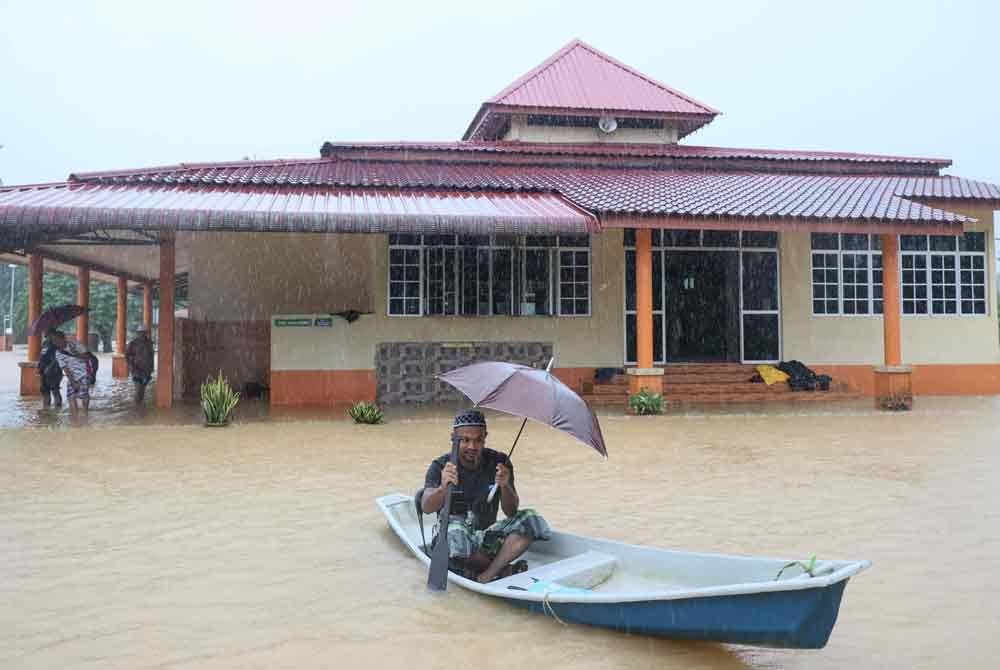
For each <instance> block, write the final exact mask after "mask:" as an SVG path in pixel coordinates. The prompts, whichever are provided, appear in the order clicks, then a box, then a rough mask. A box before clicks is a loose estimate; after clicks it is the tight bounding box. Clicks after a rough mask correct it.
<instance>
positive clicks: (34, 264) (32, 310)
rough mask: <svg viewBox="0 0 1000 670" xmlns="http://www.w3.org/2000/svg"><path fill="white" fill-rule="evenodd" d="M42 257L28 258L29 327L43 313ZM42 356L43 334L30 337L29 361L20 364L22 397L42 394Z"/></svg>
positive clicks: (33, 256) (32, 256) (33, 255)
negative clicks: (40, 374) (39, 364)
mask: <svg viewBox="0 0 1000 670" xmlns="http://www.w3.org/2000/svg"><path fill="white" fill-rule="evenodd" d="M42 273H43V268H42V257H41V256H39V255H37V254H31V255H30V256H28V325H29V326H30V325H31V324H32V322H34V321H35V319H37V318H38V317H39V315H41V313H42ZM41 356H42V333H39V334H37V335H29V336H28V360H27V361H25V362H23V363H20V364H19V367H20V372H21V395H39V394H40V393H41V392H42V384H41V379H40V378H39V377H38V359H39V358H41Z"/></svg>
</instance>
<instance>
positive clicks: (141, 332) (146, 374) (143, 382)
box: [125, 326, 153, 405]
mask: <svg viewBox="0 0 1000 670" xmlns="http://www.w3.org/2000/svg"><path fill="white" fill-rule="evenodd" d="M125 362H126V363H128V369H129V373H130V374H131V375H132V383H133V384H135V395H134V396H133V399H134V400H135V404H136V405H141V404H142V403H143V398H144V397H145V395H146V386H147V385H148V384H149V382H150V381H151V380H152V379H153V341H152V340H151V339H149V331H148V330H146V327H145V326H139V327H138V328H136V329H135V339H134V340H132V341H131V342H129V343H128V346H127V347H125Z"/></svg>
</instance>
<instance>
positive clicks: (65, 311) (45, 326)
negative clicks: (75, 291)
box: [28, 305, 89, 336]
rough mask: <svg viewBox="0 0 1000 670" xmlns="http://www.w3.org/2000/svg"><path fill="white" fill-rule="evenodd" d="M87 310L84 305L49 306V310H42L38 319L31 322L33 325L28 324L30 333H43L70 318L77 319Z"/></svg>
mask: <svg viewBox="0 0 1000 670" xmlns="http://www.w3.org/2000/svg"><path fill="white" fill-rule="evenodd" d="M87 311H89V310H88V308H86V307H83V306H82V305H59V306H58V307H49V308H48V309H47V310H45V311H44V312H42V313H41V314H40V315H39V316H38V318H37V319H35V320H34V321H32V322H31V325H29V326H28V335H32V336H34V335H43V334H44V333H46V332H48V331H49V330H50V329H52V328H55V327H56V326H59V325H61V324H64V323H66V322H67V321H69V320H70V319H75V318H76V317H78V316H80V315H81V314H83V313H84V312H87Z"/></svg>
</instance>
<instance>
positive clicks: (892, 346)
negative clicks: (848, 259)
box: [882, 235, 903, 365]
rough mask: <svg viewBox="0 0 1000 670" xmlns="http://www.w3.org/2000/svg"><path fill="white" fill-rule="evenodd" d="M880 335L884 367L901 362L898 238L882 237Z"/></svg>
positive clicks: (892, 236) (891, 236) (893, 236)
mask: <svg viewBox="0 0 1000 670" xmlns="http://www.w3.org/2000/svg"><path fill="white" fill-rule="evenodd" d="M882 287H883V288H882V334H883V340H884V353H885V364H886V365H900V364H902V362H903V356H902V353H901V352H902V349H901V347H900V342H899V313H900V308H899V238H898V237H896V236H895V235H882Z"/></svg>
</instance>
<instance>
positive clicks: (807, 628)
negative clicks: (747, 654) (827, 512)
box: [505, 579, 848, 649]
mask: <svg viewBox="0 0 1000 670" xmlns="http://www.w3.org/2000/svg"><path fill="white" fill-rule="evenodd" d="M847 581H848V580H846V579H845V580H844V581H841V582H837V583H836V584H832V585H830V586H827V587H824V588H815V589H803V590H799V591H780V592H777V593H762V594H743V595H733V596H716V597H711V598H686V599H683V600H652V601H646V602H623V603H566V602H541V603H538V602H530V601H523V600H514V599H505V600H508V602H510V603H511V604H513V605H517V606H519V607H524V608H526V609H528V610H531V611H532V612H538V613H541V614H546V615H549V616H555V617H557V618H558V619H559V620H560V621H564V622H566V623H576V624H583V625H587V626H597V627H600V628H610V629H611V630H615V631H619V632H622V633H631V634H638V635H656V636H660V637H669V638H675V639H681V640H705V641H710V642H726V643H730V644H747V645H755V646H762V647H784V648H791V649H821V648H823V647H824V646H825V645H826V643H827V640H829V639H830V633H831V632H832V631H833V625H834V624H835V623H836V622H837V613H838V612H839V610H840V599H841V597H842V596H843V594H844V587H845V586H847Z"/></svg>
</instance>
